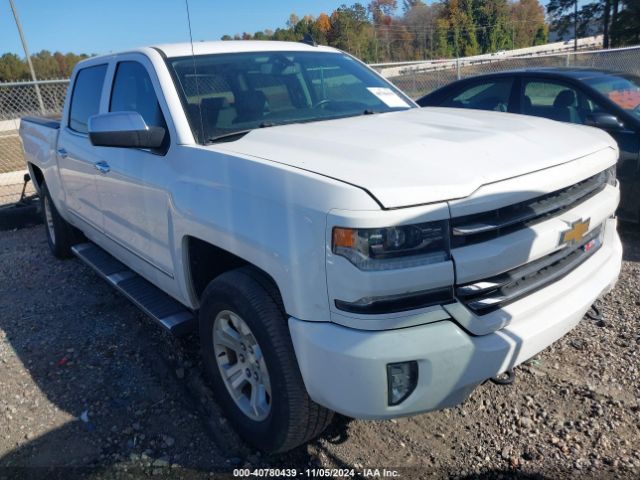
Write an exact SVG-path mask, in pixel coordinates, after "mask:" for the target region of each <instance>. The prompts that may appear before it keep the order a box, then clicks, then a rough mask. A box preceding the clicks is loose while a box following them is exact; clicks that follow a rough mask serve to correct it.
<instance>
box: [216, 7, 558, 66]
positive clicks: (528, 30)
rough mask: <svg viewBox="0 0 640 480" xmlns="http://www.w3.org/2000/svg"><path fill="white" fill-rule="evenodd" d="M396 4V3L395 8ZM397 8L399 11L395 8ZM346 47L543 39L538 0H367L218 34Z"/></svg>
mask: <svg viewBox="0 0 640 480" xmlns="http://www.w3.org/2000/svg"><path fill="white" fill-rule="evenodd" d="M399 7H401V8H399ZM398 12H400V13H398ZM305 34H309V35H311V36H312V37H313V38H314V39H315V40H316V41H317V42H318V43H321V44H326V45H331V46H334V47H337V48H340V49H342V50H346V51H348V52H350V53H352V54H354V55H356V56H357V57H359V58H361V59H362V60H364V61H365V62H386V61H407V60H421V59H428V58H451V57H455V56H468V55H477V54H481V53H491V52H496V51H500V50H507V49H513V48H522V47H529V46H533V45H539V44H544V43H546V42H547V34H548V25H547V24H546V22H545V15H544V8H543V7H542V5H541V4H540V3H539V2H538V0H441V1H439V2H433V3H430V4H427V3H425V2H423V1H421V0H404V1H403V2H402V4H401V5H399V4H398V2H397V1H396V0H372V1H371V2H370V3H368V4H366V5H365V4H363V3H354V4H352V5H350V6H348V5H342V6H340V7H338V8H337V9H336V10H334V11H333V12H331V13H330V14H326V13H321V14H320V15H318V16H317V17H312V16H310V15H307V16H304V17H302V18H299V17H298V16H296V15H295V14H292V15H291V16H290V17H289V20H288V21H287V24H286V27H284V28H278V29H276V30H264V31H260V32H255V33H253V34H251V33H247V32H245V33H242V34H236V35H234V36H233V37H232V36H231V35H224V36H223V37H222V40H232V39H245V40H250V39H256V40H294V41H295V40H300V39H302V38H304V36H305Z"/></svg>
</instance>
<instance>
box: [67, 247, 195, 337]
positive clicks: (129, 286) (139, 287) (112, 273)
mask: <svg viewBox="0 0 640 480" xmlns="http://www.w3.org/2000/svg"><path fill="white" fill-rule="evenodd" d="M71 251H72V252H73V253H74V255H75V256H77V257H78V258H79V259H80V260H82V261H83V262H84V263H86V264H87V265H88V266H90V267H91V268H93V269H94V270H95V271H96V272H97V273H98V275H100V276H101V277H102V278H104V279H105V280H106V281H107V282H109V283H110V284H111V285H112V286H114V287H115V288H116V289H117V290H118V291H119V292H120V293H121V294H122V295H124V296H125V297H127V298H128V299H129V300H131V301H132V302H133V303H134V304H135V305H136V306H137V307H138V308H140V310H142V311H143V312H144V313H146V314H147V315H149V316H150V317H151V318H152V319H153V320H155V321H156V322H158V323H159V324H160V325H161V326H162V327H163V328H164V329H165V330H167V331H169V332H171V333H173V334H174V335H177V336H181V335H185V334H187V333H189V332H191V331H192V330H193V329H194V328H195V326H196V319H195V317H194V316H193V313H191V311H189V310H188V309H187V308H186V307H185V306H184V305H182V304H181V303H180V302H178V301H177V300H175V299H173V298H172V297H170V296H169V295H167V294H166V293H164V292H163V291H162V290H160V289H159V288H158V287H156V286H155V285H153V284H152V283H150V282H148V281H147V280H145V279H144V278H142V277H141V276H140V275H138V274H137V273H135V272H133V271H132V270H130V269H129V268H128V267H127V266H126V265H125V264H124V263H122V262H120V261H118V260H116V259H115V258H113V257H112V256H111V255H110V254H108V253H107V252H106V251H104V250H103V249H101V248H100V247H98V246H97V245H95V244H93V243H82V244H80V245H75V246H73V247H71Z"/></svg>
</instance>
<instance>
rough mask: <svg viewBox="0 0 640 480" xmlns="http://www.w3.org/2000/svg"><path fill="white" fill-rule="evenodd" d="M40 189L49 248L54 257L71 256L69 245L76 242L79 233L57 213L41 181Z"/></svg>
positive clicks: (47, 190)
mask: <svg viewBox="0 0 640 480" xmlns="http://www.w3.org/2000/svg"><path fill="white" fill-rule="evenodd" d="M40 190H41V193H42V196H41V202H42V215H43V221H44V226H45V231H46V234H47V243H48V244H49V248H50V249H51V252H52V253H53V254H54V255H55V256H56V257H58V258H68V257H70V256H71V247H72V246H73V245H75V244H76V243H77V239H78V237H79V233H78V232H77V230H76V229H75V228H74V227H72V226H71V225H70V224H69V223H67V221H66V220H65V219H64V218H62V217H61V216H60V214H59V213H58V210H57V209H56V206H55V205H54V203H53V200H51V194H50V193H49V189H48V188H47V184H46V183H44V182H43V183H42V186H41V187H40Z"/></svg>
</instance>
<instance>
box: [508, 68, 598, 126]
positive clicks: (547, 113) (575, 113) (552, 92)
mask: <svg viewBox="0 0 640 480" xmlns="http://www.w3.org/2000/svg"><path fill="white" fill-rule="evenodd" d="M520 108H521V112H520V113H522V114H524V115H533V116H536V117H544V118H549V119H551V120H557V121H559V122H567V123H578V124H584V123H585V120H586V118H587V115H588V114H589V113H591V112H590V106H589V102H588V99H587V96H586V95H585V94H584V93H583V92H582V90H581V89H579V88H577V87H576V86H574V85H573V84H571V83H569V82H563V81H562V80H555V79H547V78H525V79H524V81H523V82H522V96H521V98H520Z"/></svg>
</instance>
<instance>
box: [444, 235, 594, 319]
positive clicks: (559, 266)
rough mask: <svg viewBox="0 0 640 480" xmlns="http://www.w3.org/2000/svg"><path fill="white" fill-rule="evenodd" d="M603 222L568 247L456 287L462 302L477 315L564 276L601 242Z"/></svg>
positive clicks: (591, 253)
mask: <svg viewBox="0 0 640 480" xmlns="http://www.w3.org/2000/svg"><path fill="white" fill-rule="evenodd" d="M602 230H603V226H602V225H600V226H599V227H597V228H595V229H594V230H592V231H591V232H590V233H589V234H588V235H587V236H586V237H585V238H584V239H583V240H582V241H581V242H580V243H579V244H577V245H575V246H572V247H567V248H564V249H562V250H560V251H559V252H555V253H552V254H550V255H547V256H546V257H543V258H541V259H538V260H535V261H533V262H530V263H528V264H526V265H523V266H520V267H518V268H515V269H513V270H510V271H508V272H505V273H502V274H500V275H496V276H494V277H491V278H487V279H483V280H479V281H477V282H473V283H470V284H466V285H461V286H458V287H456V295H457V297H458V298H459V299H460V301H461V302H462V303H464V304H465V305H466V306H467V307H468V308H470V309H471V310H473V311H474V312H476V313H477V314H479V315H484V314H486V313H489V312H490V311H493V310H495V309H496V308H498V307H501V306H504V305H507V304H509V303H511V302H513V301H515V300H517V299H518V298H520V297H523V296H524V295H527V294H530V293H532V292H534V291H536V290H539V289H541V288H543V287H545V286H547V285H549V284H551V283H553V282H555V281H557V280H559V279H560V278H562V277H564V276H565V275H567V274H568V273H570V272H571V271H573V270H574V269H575V268H577V267H578V266H579V265H581V264H582V263H583V262H584V261H585V260H586V259H587V258H589V257H590V256H591V255H593V254H594V253H595V252H596V251H597V250H598V249H599V248H600V247H601V245H602V239H601V237H602V235H601V233H602Z"/></svg>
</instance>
